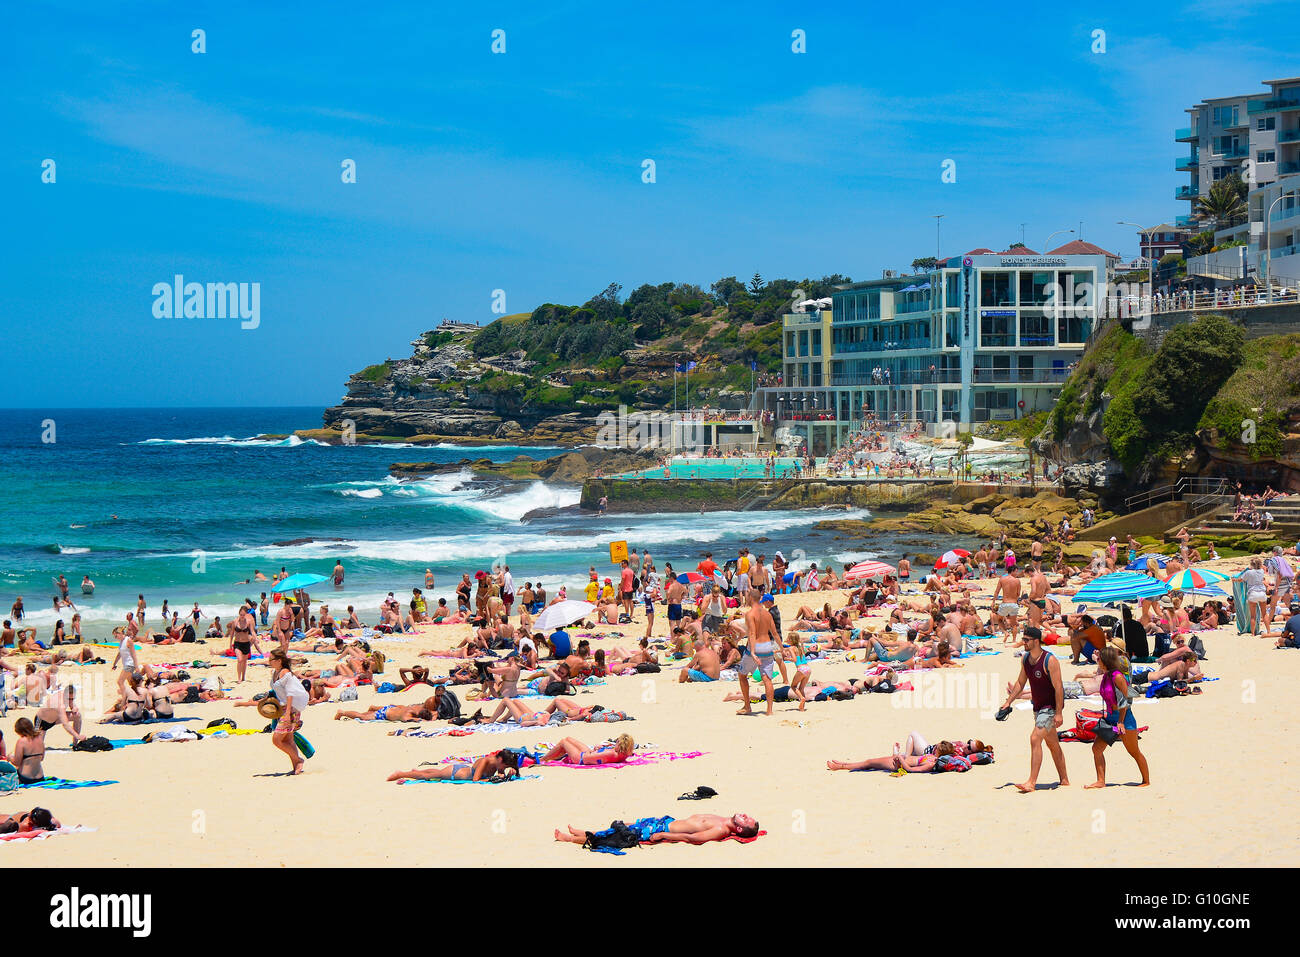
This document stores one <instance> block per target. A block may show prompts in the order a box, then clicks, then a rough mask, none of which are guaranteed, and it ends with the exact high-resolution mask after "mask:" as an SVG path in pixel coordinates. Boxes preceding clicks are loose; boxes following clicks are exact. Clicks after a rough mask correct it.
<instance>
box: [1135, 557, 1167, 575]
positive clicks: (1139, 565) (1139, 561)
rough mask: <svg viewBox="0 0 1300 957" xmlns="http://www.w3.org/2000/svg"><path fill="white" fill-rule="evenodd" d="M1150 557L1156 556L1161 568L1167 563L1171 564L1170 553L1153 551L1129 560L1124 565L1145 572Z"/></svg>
mask: <svg viewBox="0 0 1300 957" xmlns="http://www.w3.org/2000/svg"><path fill="white" fill-rule="evenodd" d="M1148 558H1154V559H1155V560H1156V564H1157V565H1159V566H1160V567H1161V568H1164V567H1165V566H1166V565H1168V564H1169V556H1168V555H1157V554H1154V553H1152V554H1149V555H1139V556H1138V557H1137V558H1135V559H1133V561H1131V562H1129V563H1128V564H1127V565H1125V566H1124V567H1125V568H1127V569H1128V570H1129V571H1131V572H1144V571H1146V570H1147V559H1148Z"/></svg>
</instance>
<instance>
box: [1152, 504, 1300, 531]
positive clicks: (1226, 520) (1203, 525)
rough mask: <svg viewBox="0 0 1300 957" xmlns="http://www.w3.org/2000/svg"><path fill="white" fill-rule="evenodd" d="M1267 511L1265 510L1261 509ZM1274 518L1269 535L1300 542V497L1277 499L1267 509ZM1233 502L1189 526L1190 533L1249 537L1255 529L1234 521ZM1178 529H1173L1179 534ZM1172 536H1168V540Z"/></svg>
mask: <svg viewBox="0 0 1300 957" xmlns="http://www.w3.org/2000/svg"><path fill="white" fill-rule="evenodd" d="M1261 511H1265V509H1261ZM1266 511H1268V512H1269V513H1270V514H1271V515H1272V516H1273V523H1272V525H1271V526H1270V527H1269V531H1268V534H1269V535H1271V536H1273V537H1275V538H1284V539H1286V538H1289V539H1295V540H1297V541H1300V496H1296V495H1287V496H1284V497H1282V498H1276V499H1274V500H1273V501H1272V502H1270V503H1269V505H1268V508H1267V509H1266ZM1232 512H1233V508H1232V501H1231V500H1229V501H1228V502H1227V504H1225V505H1223V506H1220V507H1219V508H1218V509H1215V510H1214V512H1212V513H1211V514H1210V515H1208V516H1202V517H1201V519H1200V521H1198V522H1197V523H1196V524H1195V525H1189V526H1188V531H1189V532H1191V533H1192V534H1193V535H1248V534H1250V533H1251V532H1252V531H1254V530H1253V529H1251V527H1250V525H1249V524H1247V523H1245V522H1234V521H1233V520H1232ZM1177 531H1178V529H1173V532H1174V533H1177ZM1260 531H1262V529H1261V530H1260ZM1170 537H1172V536H1170V535H1166V538H1170Z"/></svg>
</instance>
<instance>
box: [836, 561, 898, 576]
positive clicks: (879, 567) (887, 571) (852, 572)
mask: <svg viewBox="0 0 1300 957" xmlns="http://www.w3.org/2000/svg"><path fill="white" fill-rule="evenodd" d="M897 571H898V569H897V568H895V567H894V566H893V565H886V564H885V563H884V562H858V563H857V564H856V565H854V566H853V567H852V568H850V569H849V570H848V571H846V572H845V573H844V577H845V578H846V579H852V578H878V577H880V576H881V575H893V574H895V573H897Z"/></svg>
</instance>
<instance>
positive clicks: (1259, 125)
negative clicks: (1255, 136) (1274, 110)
mask: <svg viewBox="0 0 1300 957" xmlns="http://www.w3.org/2000/svg"><path fill="white" fill-rule="evenodd" d="M1255 129H1257V130H1260V131H1261V132H1263V131H1267V130H1275V129H1277V117H1276V116H1261V117H1260V118H1259V119H1258V120H1257V121H1256V122H1255Z"/></svg>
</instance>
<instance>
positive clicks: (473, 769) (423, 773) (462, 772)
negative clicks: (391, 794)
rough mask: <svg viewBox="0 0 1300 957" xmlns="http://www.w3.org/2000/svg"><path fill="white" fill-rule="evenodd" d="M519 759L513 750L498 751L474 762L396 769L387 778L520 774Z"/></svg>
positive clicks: (477, 777) (457, 778) (480, 777)
mask: <svg viewBox="0 0 1300 957" xmlns="http://www.w3.org/2000/svg"><path fill="white" fill-rule="evenodd" d="M518 760H519V759H518V756H517V755H515V754H514V753H513V752H511V751H496V752H494V753H492V754H485V755H483V757H481V758H479V759H478V760H477V761H475V762H473V763H472V764H471V763H470V762H468V761H453V762H452V763H451V764H443V765H440V766H438V767H432V768H415V769H413V770H410V771H394V772H393V773H392V774H390V775H389V776H388V778H387V780H389V781H401V780H403V779H405V778H410V779H411V780H413V781H484V780H487V779H489V778H492V777H495V776H496V775H498V774H505V773H506V772H507V771H512V772H514V773H515V774H518V773H519V766H518V763H517V762H518Z"/></svg>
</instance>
